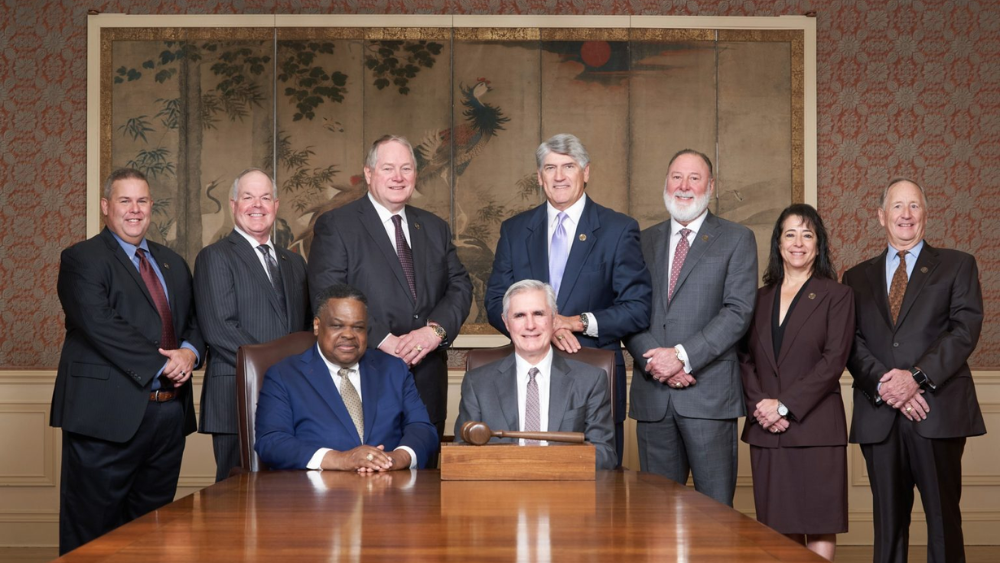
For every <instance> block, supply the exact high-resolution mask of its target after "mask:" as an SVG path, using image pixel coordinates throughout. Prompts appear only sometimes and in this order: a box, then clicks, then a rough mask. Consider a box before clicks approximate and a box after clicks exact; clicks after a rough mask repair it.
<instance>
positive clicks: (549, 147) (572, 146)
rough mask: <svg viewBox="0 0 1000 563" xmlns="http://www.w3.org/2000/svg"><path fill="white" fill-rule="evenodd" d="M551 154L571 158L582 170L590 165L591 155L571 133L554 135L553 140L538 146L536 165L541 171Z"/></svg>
mask: <svg viewBox="0 0 1000 563" xmlns="http://www.w3.org/2000/svg"><path fill="white" fill-rule="evenodd" d="M549 153H557V154H564V155H566V156H569V157H570V158H572V159H573V160H575V161H576V163H577V164H579V165H580V168H586V167H587V165H588V164H590V154H588V153H587V149H585V148H584V147H583V143H581V142H580V139H577V138H576V136H575V135H570V134H569V133H559V134H558V135H553V136H552V138H550V139H549V140H547V141H545V142H543V143H542V144H540V145H538V150H536V151H535V164H536V165H537V166H538V169H539V170H541V169H542V163H543V162H545V157H547V156H549Z"/></svg>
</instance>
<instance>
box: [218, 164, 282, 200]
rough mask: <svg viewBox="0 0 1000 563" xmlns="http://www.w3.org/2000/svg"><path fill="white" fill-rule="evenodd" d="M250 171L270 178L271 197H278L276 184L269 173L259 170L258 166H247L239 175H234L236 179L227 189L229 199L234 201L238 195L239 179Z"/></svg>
mask: <svg viewBox="0 0 1000 563" xmlns="http://www.w3.org/2000/svg"><path fill="white" fill-rule="evenodd" d="M252 172H260V173H261V174H263V175H265V176H267V179H268V180H270V182H271V197H273V198H274V199H278V186H277V185H276V184H275V183H274V178H272V177H271V175H270V174H268V173H267V172H265V171H263V170H261V169H260V168H247V169H246V170H244V171H243V172H240V174H239V176H236V179H235V180H233V187H232V189H231V190H229V199H231V200H233V201H236V197H237V196H238V195H240V180H242V179H243V177H244V176H246V175H247V174H250V173H252Z"/></svg>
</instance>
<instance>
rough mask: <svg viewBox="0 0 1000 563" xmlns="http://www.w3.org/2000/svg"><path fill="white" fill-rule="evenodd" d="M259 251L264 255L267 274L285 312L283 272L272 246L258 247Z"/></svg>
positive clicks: (263, 245)
mask: <svg viewBox="0 0 1000 563" xmlns="http://www.w3.org/2000/svg"><path fill="white" fill-rule="evenodd" d="M257 250H259V251H260V252H261V253H262V254H263V255H264V262H266V263H267V272H268V274H270V276H271V286H272V287H274V293H276V294H277V295H278V303H280V304H281V311H282V312H285V282H284V281H282V279H281V271H280V270H278V261H277V260H275V259H274V255H272V254H271V247H270V246H268V245H266V244H262V245H260V246H258V247H257Z"/></svg>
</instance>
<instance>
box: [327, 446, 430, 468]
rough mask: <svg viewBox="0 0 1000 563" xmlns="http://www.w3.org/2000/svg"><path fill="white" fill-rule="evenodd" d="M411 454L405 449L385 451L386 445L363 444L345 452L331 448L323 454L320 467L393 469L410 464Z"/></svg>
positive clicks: (406, 466)
mask: <svg viewBox="0 0 1000 563" xmlns="http://www.w3.org/2000/svg"><path fill="white" fill-rule="evenodd" d="M410 461H411V460H410V454H409V453H407V451H406V450H405V449H400V450H394V451H391V452H387V451H385V446H382V445H379V446H375V447H373V446H367V445H361V446H358V447H356V448H353V449H350V450H347V451H345V452H338V451H334V450H330V451H329V452H327V453H326V455H325V456H323V461H322V463H321V464H320V467H322V468H323V469H328V470H330V469H332V470H337V471H357V472H358V473H372V472H375V471H393V470H396V469H406V468H408V467H409V466H410Z"/></svg>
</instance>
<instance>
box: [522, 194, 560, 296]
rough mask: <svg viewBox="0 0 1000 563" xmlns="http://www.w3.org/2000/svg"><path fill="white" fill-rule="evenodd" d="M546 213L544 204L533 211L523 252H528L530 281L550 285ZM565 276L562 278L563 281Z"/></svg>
mask: <svg viewBox="0 0 1000 563" xmlns="http://www.w3.org/2000/svg"><path fill="white" fill-rule="evenodd" d="M547 219H548V213H547V212H546V210H545V204H544V203H543V204H542V205H539V206H538V207H536V208H535V209H534V212H533V215H532V216H531V220H530V221H528V237H527V238H526V239H525V241H524V243H525V246H526V248H525V250H526V251H527V252H528V264H530V265H531V277H532V279H536V280H540V281H544V282H546V283H551V280H549V240H548V239H549V231H548V225H547V224H546V223H547ZM565 277H566V276H563V278H564V279H565Z"/></svg>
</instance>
